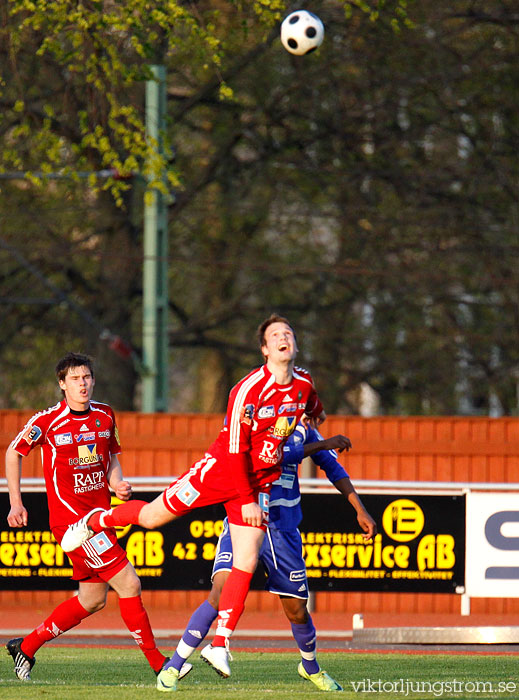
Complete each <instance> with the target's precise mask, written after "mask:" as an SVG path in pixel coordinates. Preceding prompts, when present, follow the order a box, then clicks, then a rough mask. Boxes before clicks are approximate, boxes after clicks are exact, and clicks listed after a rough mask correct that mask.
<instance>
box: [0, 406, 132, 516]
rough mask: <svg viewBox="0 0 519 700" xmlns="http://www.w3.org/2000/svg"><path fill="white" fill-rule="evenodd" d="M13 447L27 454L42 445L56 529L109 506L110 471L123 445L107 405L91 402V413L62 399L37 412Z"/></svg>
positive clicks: (48, 492)
mask: <svg viewBox="0 0 519 700" xmlns="http://www.w3.org/2000/svg"><path fill="white" fill-rule="evenodd" d="M11 447H12V448H13V449H15V450H16V451H17V452H18V453H19V454H21V455H22V456H24V457H25V456H27V455H28V454H29V452H30V451H31V450H32V449H33V448H34V447H40V448H41V457H42V464H43V474H44V477H45V486H46V490H47V499H48V503H49V524H50V527H51V529H52V528H54V527H63V526H67V525H71V524H72V523H74V522H76V521H77V520H78V519H79V518H81V517H82V516H83V515H86V514H87V513H88V512H89V511H91V510H92V508H105V509H106V508H110V492H109V489H108V481H107V472H108V470H109V468H110V462H111V457H112V455H113V454H118V453H119V452H120V451H121V446H120V443H119V436H118V433H117V427H116V424H115V416H114V413H113V411H112V409H111V408H110V406H108V405H107V404H104V403H98V402H97V401H91V402H90V409H89V410H88V412H85V413H72V412H71V410H70V408H69V406H68V404H67V402H66V401H65V399H63V400H62V401H60V402H59V403H58V404H56V405H55V406H51V407H50V408H48V409H46V410H45V411H41V412H40V413H36V414H35V415H34V416H33V417H32V418H31V419H30V420H29V422H28V423H27V424H26V426H25V427H24V428H23V430H22V431H21V432H20V433H19V434H18V435H17V437H16V438H15V439H14V440H13V442H12V443H11Z"/></svg>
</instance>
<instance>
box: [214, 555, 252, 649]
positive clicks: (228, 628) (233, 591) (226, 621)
mask: <svg viewBox="0 0 519 700" xmlns="http://www.w3.org/2000/svg"><path fill="white" fill-rule="evenodd" d="M251 579H252V574H251V573H249V572H248V571H242V570H241V569H237V568H235V567H234V566H233V567H232V569H231V573H230V574H229V578H228V579H227V581H226V582H225V585H224V587H223V589H222V593H221V595H220V605H219V607H218V623H217V627H216V634H215V636H214V639H213V646H214V647H223V646H225V641H226V639H229V637H230V636H231V634H232V633H233V632H234V630H235V628H236V625H237V624H238V620H239V619H240V617H241V614H242V612H243V609H244V607H245V598H246V597H247V593H248V592H249V588H250V582H251Z"/></svg>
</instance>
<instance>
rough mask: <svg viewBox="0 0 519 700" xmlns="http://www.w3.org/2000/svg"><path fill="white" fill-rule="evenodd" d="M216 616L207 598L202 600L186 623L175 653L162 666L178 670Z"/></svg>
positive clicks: (198, 643) (216, 612) (200, 640)
mask: <svg viewBox="0 0 519 700" xmlns="http://www.w3.org/2000/svg"><path fill="white" fill-rule="evenodd" d="M217 617H218V610H215V609H214V608H213V606H212V605H211V604H210V603H209V602H208V601H207V600H204V602H203V603H202V605H200V607H198V608H197V609H196V610H195V612H194V613H193V614H192V615H191V619H190V620H189V622H188V623H187V627H186V629H185V631H184V634H183V635H182V639H181V640H180V642H179V643H178V646H177V648H176V650H175V653H174V654H173V656H172V657H171V659H170V660H169V661H168V662H167V664H166V665H165V666H164V668H171V667H173V668H176V669H177V671H180V669H181V668H182V664H183V663H184V661H185V660H186V659H189V657H190V656H191V654H192V653H193V652H194V651H195V649H196V648H197V647H198V646H199V645H200V644H201V642H202V640H203V639H204V638H205V636H206V634H207V633H208V632H209V629H210V628H211V625H212V624H213V622H214V621H215V620H216V618H217Z"/></svg>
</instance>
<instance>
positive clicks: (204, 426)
mask: <svg viewBox="0 0 519 700" xmlns="http://www.w3.org/2000/svg"><path fill="white" fill-rule="evenodd" d="M31 415H32V412H28V411H0V450H2V451H4V450H5V449H6V447H7V446H8V444H9V442H10V441H11V440H12V438H13V437H14V436H15V435H16V434H17V432H18V431H19V430H20V429H21V428H22V427H23V425H24V423H25V421H26V420H27V419H28V418H29V417H30V416H31ZM117 420H118V425H119V433H120V436H121V442H122V446H123V453H122V456H121V462H122V465H123V470H124V473H125V476H127V477H131V476H163V475H168V474H171V475H174V474H180V473H182V472H183V471H184V470H185V469H186V468H187V467H189V466H190V465H191V464H192V462H193V461H195V460H196V459H198V458H200V457H201V456H202V455H203V453H204V451H205V449H206V448H207V447H208V446H209V445H210V444H211V442H212V441H213V439H214V438H215V436H216V435H217V433H218V430H219V429H220V426H221V423H222V416H221V415H219V414H186V415H183V414H182V415H181V414H140V413H120V414H118V415H117ZM322 433H323V435H324V436H325V437H326V436H329V435H334V434H336V433H343V434H344V435H347V436H348V437H349V438H350V439H351V441H352V443H353V450H352V451H351V452H350V453H349V454H348V455H347V456H345V455H343V456H341V457H340V459H341V461H342V462H343V464H344V465H345V466H346V468H347V469H348V472H349V474H350V476H351V477H352V480H353V482H355V479H379V480H392V481H393V480H401V481H442V482H445V481H466V482H506V483H518V482H519V419H518V418H479V417H477V418H462V417H448V418H436V417H433V418H429V417H416V418H400V417H382V418H360V417H356V416H354V417H350V416H330V417H329V418H328V420H327V421H326V422H325V423H324V424H323V426H322ZM23 476H25V477H41V476H42V472H41V468H40V463H39V454H38V452H37V451H36V450H35V451H34V452H33V453H32V454H31V455H30V456H29V457H28V458H27V459H25V460H24V472H23ZM6 515H7V514H4V515H3V516H1V517H5V516H6ZM37 595H38V601H39V604H40V605H41V603H42V597H43V596H42V594H41V593H38V594H37ZM43 595H48V596H49V597H50V598H51V599H54V597H56V594H53V593H50V592H49V593H46V594H43ZM61 598H62V594H61V596H60V595H59V594H58V596H57V597H56V600H60V599H61ZM146 598H147V600H148V603H149V604H151V605H167V606H171V607H178V606H181V607H186V608H190V607H193V606H195V605H197V604H198V603H199V602H201V600H203V598H204V593H203V592H194V591H186V592H179V591H176V592H175V591H167V592H166V591H164V592H162V591H161V592H150V591H148V592H146ZM35 601H36V594H33V593H16V592H14V593H13V592H7V591H1V581H0V604H3V603H5V604H6V605H7V604H13V603H16V604H29V605H33V604H34V602H35ZM247 607H248V608H249V609H254V608H256V609H259V610H271V609H272V610H274V609H277V607H278V601H277V600H276V597H275V596H271V595H270V596H269V595H267V594H264V593H262V592H251V594H250V597H249V599H248V603H247ZM315 609H316V610H317V611H323V612H326V611H334V612H337V613H340V612H367V613H369V612H378V613H386V612H387V613H399V612H401V613H415V612H420V613H456V614H457V613H459V610H460V598H459V596H456V595H450V594H442V595H436V594H404V593H400V594H399V593H317V594H316V595H315ZM472 612H473V613H482V614H486V613H492V614H495V613H497V614H503V615H506V614H508V613H512V612H514V613H517V612H519V599H505V600H501V599H474V600H473V601H472Z"/></svg>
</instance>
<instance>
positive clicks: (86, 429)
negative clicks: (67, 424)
mask: <svg viewBox="0 0 519 700" xmlns="http://www.w3.org/2000/svg"><path fill="white" fill-rule="evenodd" d="M89 430H90V428H89V427H88V425H86V424H85V423H83V425H82V426H81V428H80V429H79V432H80V433H88V431H89Z"/></svg>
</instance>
